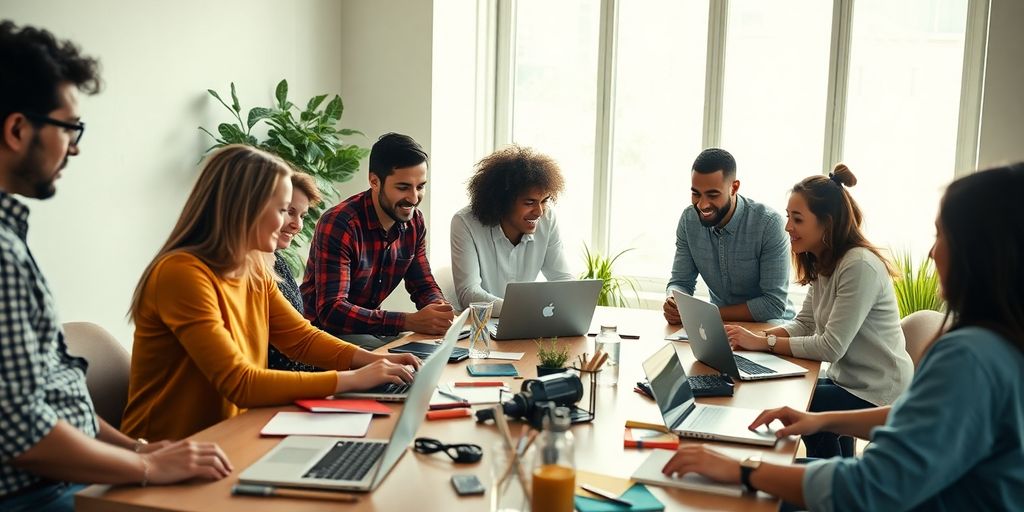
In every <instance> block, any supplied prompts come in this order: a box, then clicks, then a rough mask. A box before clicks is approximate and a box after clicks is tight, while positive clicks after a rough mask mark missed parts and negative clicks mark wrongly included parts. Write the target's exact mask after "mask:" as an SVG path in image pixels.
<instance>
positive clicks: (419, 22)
mask: <svg viewBox="0 0 1024 512" xmlns="http://www.w3.org/2000/svg"><path fill="white" fill-rule="evenodd" d="M289 5H290V4H289ZM340 19H341V22H340V26H338V28H337V31H338V33H339V34H340V51H339V53H338V57H337V60H338V61H339V62H340V63H341V73H342V77H341V85H342V89H343V90H344V91H345V95H344V97H343V99H344V100H345V122H344V124H345V125H347V126H350V127H352V128H355V129H358V130H361V131H362V132H363V133H365V134H366V135H367V137H368V140H367V141H366V144H365V145H366V147H370V145H372V144H373V142H375V141H376V140H377V137H379V136H380V135H382V134H384V133H387V132H399V133H404V134H406V135H409V136H411V137H412V138H414V139H416V141H417V142H419V143H420V144H422V145H423V148H424V149H426V151H427V154H432V151H431V150H432V144H431V142H432V141H431V133H430V117H431V101H430V95H431V52H432V50H431V40H432V33H433V31H432V28H431V27H432V25H433V2H432V1H430V0H387V1H379V0H346V1H345V2H343V3H341V16H340ZM436 172H438V171H437V169H436V167H432V168H431V169H430V174H429V175H428V177H427V179H428V180H432V179H433V175H434V173H436ZM368 173H369V171H368V170H367V166H366V161H364V162H363V165H362V167H361V168H360V170H359V174H357V175H356V177H355V178H353V179H352V181H351V182H349V183H347V184H346V185H344V186H343V187H341V190H342V195H343V196H346V197H347V196H348V195H351V194H354V193H356V192H360V191H362V190H365V189H367V188H369V181H368V179H369V178H368V176H369V174H368ZM420 209H421V210H422V211H423V214H424V215H425V216H426V218H427V219H428V222H429V219H430V209H431V208H430V184H428V185H427V196H426V199H424V201H423V203H422V204H421V205H420ZM428 231H429V230H428ZM428 243H429V233H428ZM382 307H383V308H384V309H391V310H398V311H415V307H414V306H413V304H412V302H410V301H409V294H408V293H407V292H406V291H405V287H404V285H401V286H399V287H398V288H397V289H396V290H395V293H393V294H392V296H391V297H389V298H388V300H386V301H385V302H384V304H383V306H382Z"/></svg>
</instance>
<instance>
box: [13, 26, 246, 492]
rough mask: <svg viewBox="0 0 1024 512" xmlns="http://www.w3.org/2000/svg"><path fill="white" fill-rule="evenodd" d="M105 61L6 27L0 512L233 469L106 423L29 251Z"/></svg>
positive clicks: (212, 449) (180, 445)
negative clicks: (88, 490)
mask: <svg viewBox="0 0 1024 512" xmlns="http://www.w3.org/2000/svg"><path fill="white" fill-rule="evenodd" d="M97 66H98V64H97V62H96V60H95V59H92V58H89V57H85V56H82V55H80V54H79V50H78V48H77V47H76V46H75V45H74V44H72V43H70V42H67V41H57V39H56V38H54V36H53V35H52V34H50V33H49V32H47V31H45V30H39V29H36V28H33V27H24V28H20V29H19V28H18V27H16V26H15V25H14V24H13V23H11V22H10V21H5V20H0V510H3V511H5V512H18V511H28V510H31V511H45V512H49V511H71V510H73V509H74V493H75V491H77V490H79V489H80V488H81V486H80V485H73V484H71V483H70V482H91V483H109V484H124V483H140V484H142V485H146V484H147V483H171V482H176V481H181V480H186V479H189V478H194V477H202V478H221V477H223V476H225V475H227V473H228V472H230V470H231V465H230V463H229V462H228V461H227V458H226V457H225V456H224V454H223V453H222V452H221V451H220V448H218V447H217V446H216V445H214V444H212V443H186V442H176V443H169V442H166V441H164V442H159V443H152V444H148V443H146V442H145V441H144V440H141V439H139V440H135V439H131V438H129V437H128V436H126V435H124V434H122V433H120V432H118V431H117V429H115V428H114V427H112V426H111V425H110V424H108V423H107V422H105V421H103V419H101V418H99V417H98V416H96V411H95V409H94V408H93V404H92V400H91V398H90V397H89V391H88V389H87V388H86V385H85V369H86V366H87V363H86V362H85V360H83V359H81V358H78V357H73V356H70V355H69V354H68V352H67V346H66V344H65V342H64V335H63V332H62V331H61V325H60V323H59V322H58V320H57V314H56V310H55V304H54V298H53V295H52V293H51V292H50V289H49V286H48V285H47V282H46V279H45V278H44V277H43V275H42V273H41V272H40V269H39V267H38V265H37V264H36V261H35V259H34V258H33V256H32V252H31V251H30V250H29V248H28V245H27V244H26V242H25V239H26V235H27V233H28V213H29V212H28V208H27V207H26V206H25V205H23V204H22V203H21V202H19V201H18V200H17V199H15V197H14V196H15V195H20V196H23V197H29V198H33V199H47V198H49V197H52V196H53V195H54V194H55V193H56V190H57V189H56V186H55V182H56V181H57V179H58V178H59V177H60V174H61V171H62V170H63V169H64V167H65V166H66V165H67V163H68V158H69V157H72V156H75V155H77V154H78V143H79V141H81V139H82V133H84V132H85V124H84V123H82V122H81V120H80V119H79V115H78V91H79V90H82V91H83V92H86V93H89V94H93V93H96V92H97V91H98V90H99V88H100V80H99V75H98V72H97Z"/></svg>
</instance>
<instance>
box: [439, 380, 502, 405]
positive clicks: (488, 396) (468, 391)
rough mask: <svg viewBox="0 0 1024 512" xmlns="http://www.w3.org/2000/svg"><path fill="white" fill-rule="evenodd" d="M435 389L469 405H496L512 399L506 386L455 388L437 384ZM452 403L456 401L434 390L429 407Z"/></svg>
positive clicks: (449, 385)
mask: <svg viewBox="0 0 1024 512" xmlns="http://www.w3.org/2000/svg"><path fill="white" fill-rule="evenodd" d="M437 387H438V388H439V389H441V390H442V391H445V392H446V393H451V394H452V395H455V396H458V397H460V398H464V399H466V400H468V401H469V403H470V405H482V404H496V403H498V402H504V401H506V400H510V399H511V398H512V391H511V390H510V388H508V387H507V386H506V387H503V388H499V387H481V388H470V387H466V388H462V387H460V388H457V387H455V386H453V385H451V384H438V386H437ZM453 402H457V400H455V399H454V398H451V397H447V396H445V395H442V394H441V393H439V392H438V390H437V389H435V390H434V396H432V397H430V405H438V404H450V403H453Z"/></svg>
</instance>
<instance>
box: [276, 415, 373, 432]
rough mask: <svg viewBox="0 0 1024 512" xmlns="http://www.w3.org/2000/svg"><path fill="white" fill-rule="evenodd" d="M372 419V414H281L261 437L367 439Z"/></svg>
mask: <svg viewBox="0 0 1024 512" xmlns="http://www.w3.org/2000/svg"><path fill="white" fill-rule="evenodd" d="M372 419H373V415H372V414H365V413H336V414H317V413H313V412H279V413H277V414H275V415H274V417H273V418H271V419H270V421H268V422H267V424H266V425H264V426H263V430H260V435H264V436H292V435H301V436H332V437H333V436H338V437H365V436H366V431H367V430H369V428H370V420H372Z"/></svg>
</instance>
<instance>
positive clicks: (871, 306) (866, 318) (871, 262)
mask: <svg viewBox="0 0 1024 512" xmlns="http://www.w3.org/2000/svg"><path fill="white" fill-rule="evenodd" d="M783 328H784V329H786V332H788V333H789V335H790V339H789V344H790V348H791V349H792V351H793V355H794V356H796V357H800V358H803V359H815V360H818V361H828V362H830V363H832V365H831V366H830V367H829V369H828V372H827V373H826V375H827V376H828V378H830V379H832V381H833V382H835V383H836V384H837V385H839V386H840V387H842V388H843V389H845V390H847V391H849V392H850V393H852V394H853V395H854V396H856V397H857V398H860V399H861V400H866V401H868V402H871V403H873V404H875V405H889V404H891V403H893V402H894V401H895V400H896V398H897V397H898V396H899V395H900V393H902V392H903V390H905V389H906V388H907V386H909V385H910V379H911V378H912V377H913V375H914V363H913V361H911V359H910V355H909V354H907V347H906V343H905V340H904V339H903V329H902V328H900V315H899V308H898V307H897V305H896V293H895V292H894V291H893V287H892V278H890V277H889V272H888V271H887V270H886V268H885V264H884V263H883V262H882V260H881V259H879V258H878V256H876V255H875V254H874V253H873V252H871V251H869V250H867V249H864V248H861V247H857V248H854V249H850V250H849V251H848V252H847V253H846V254H844V255H843V257H842V259H840V260H839V263H837V264H836V269H835V271H834V272H832V275H831V276H822V275H819V276H818V278H817V279H816V280H815V281H814V282H813V283H811V289H810V291H809V292H808V293H807V298H806V299H805V300H804V306H803V308H802V309H801V310H800V314H798V315H797V317H796V319H795V320H793V322H791V323H788V324H786V325H784V326H783Z"/></svg>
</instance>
